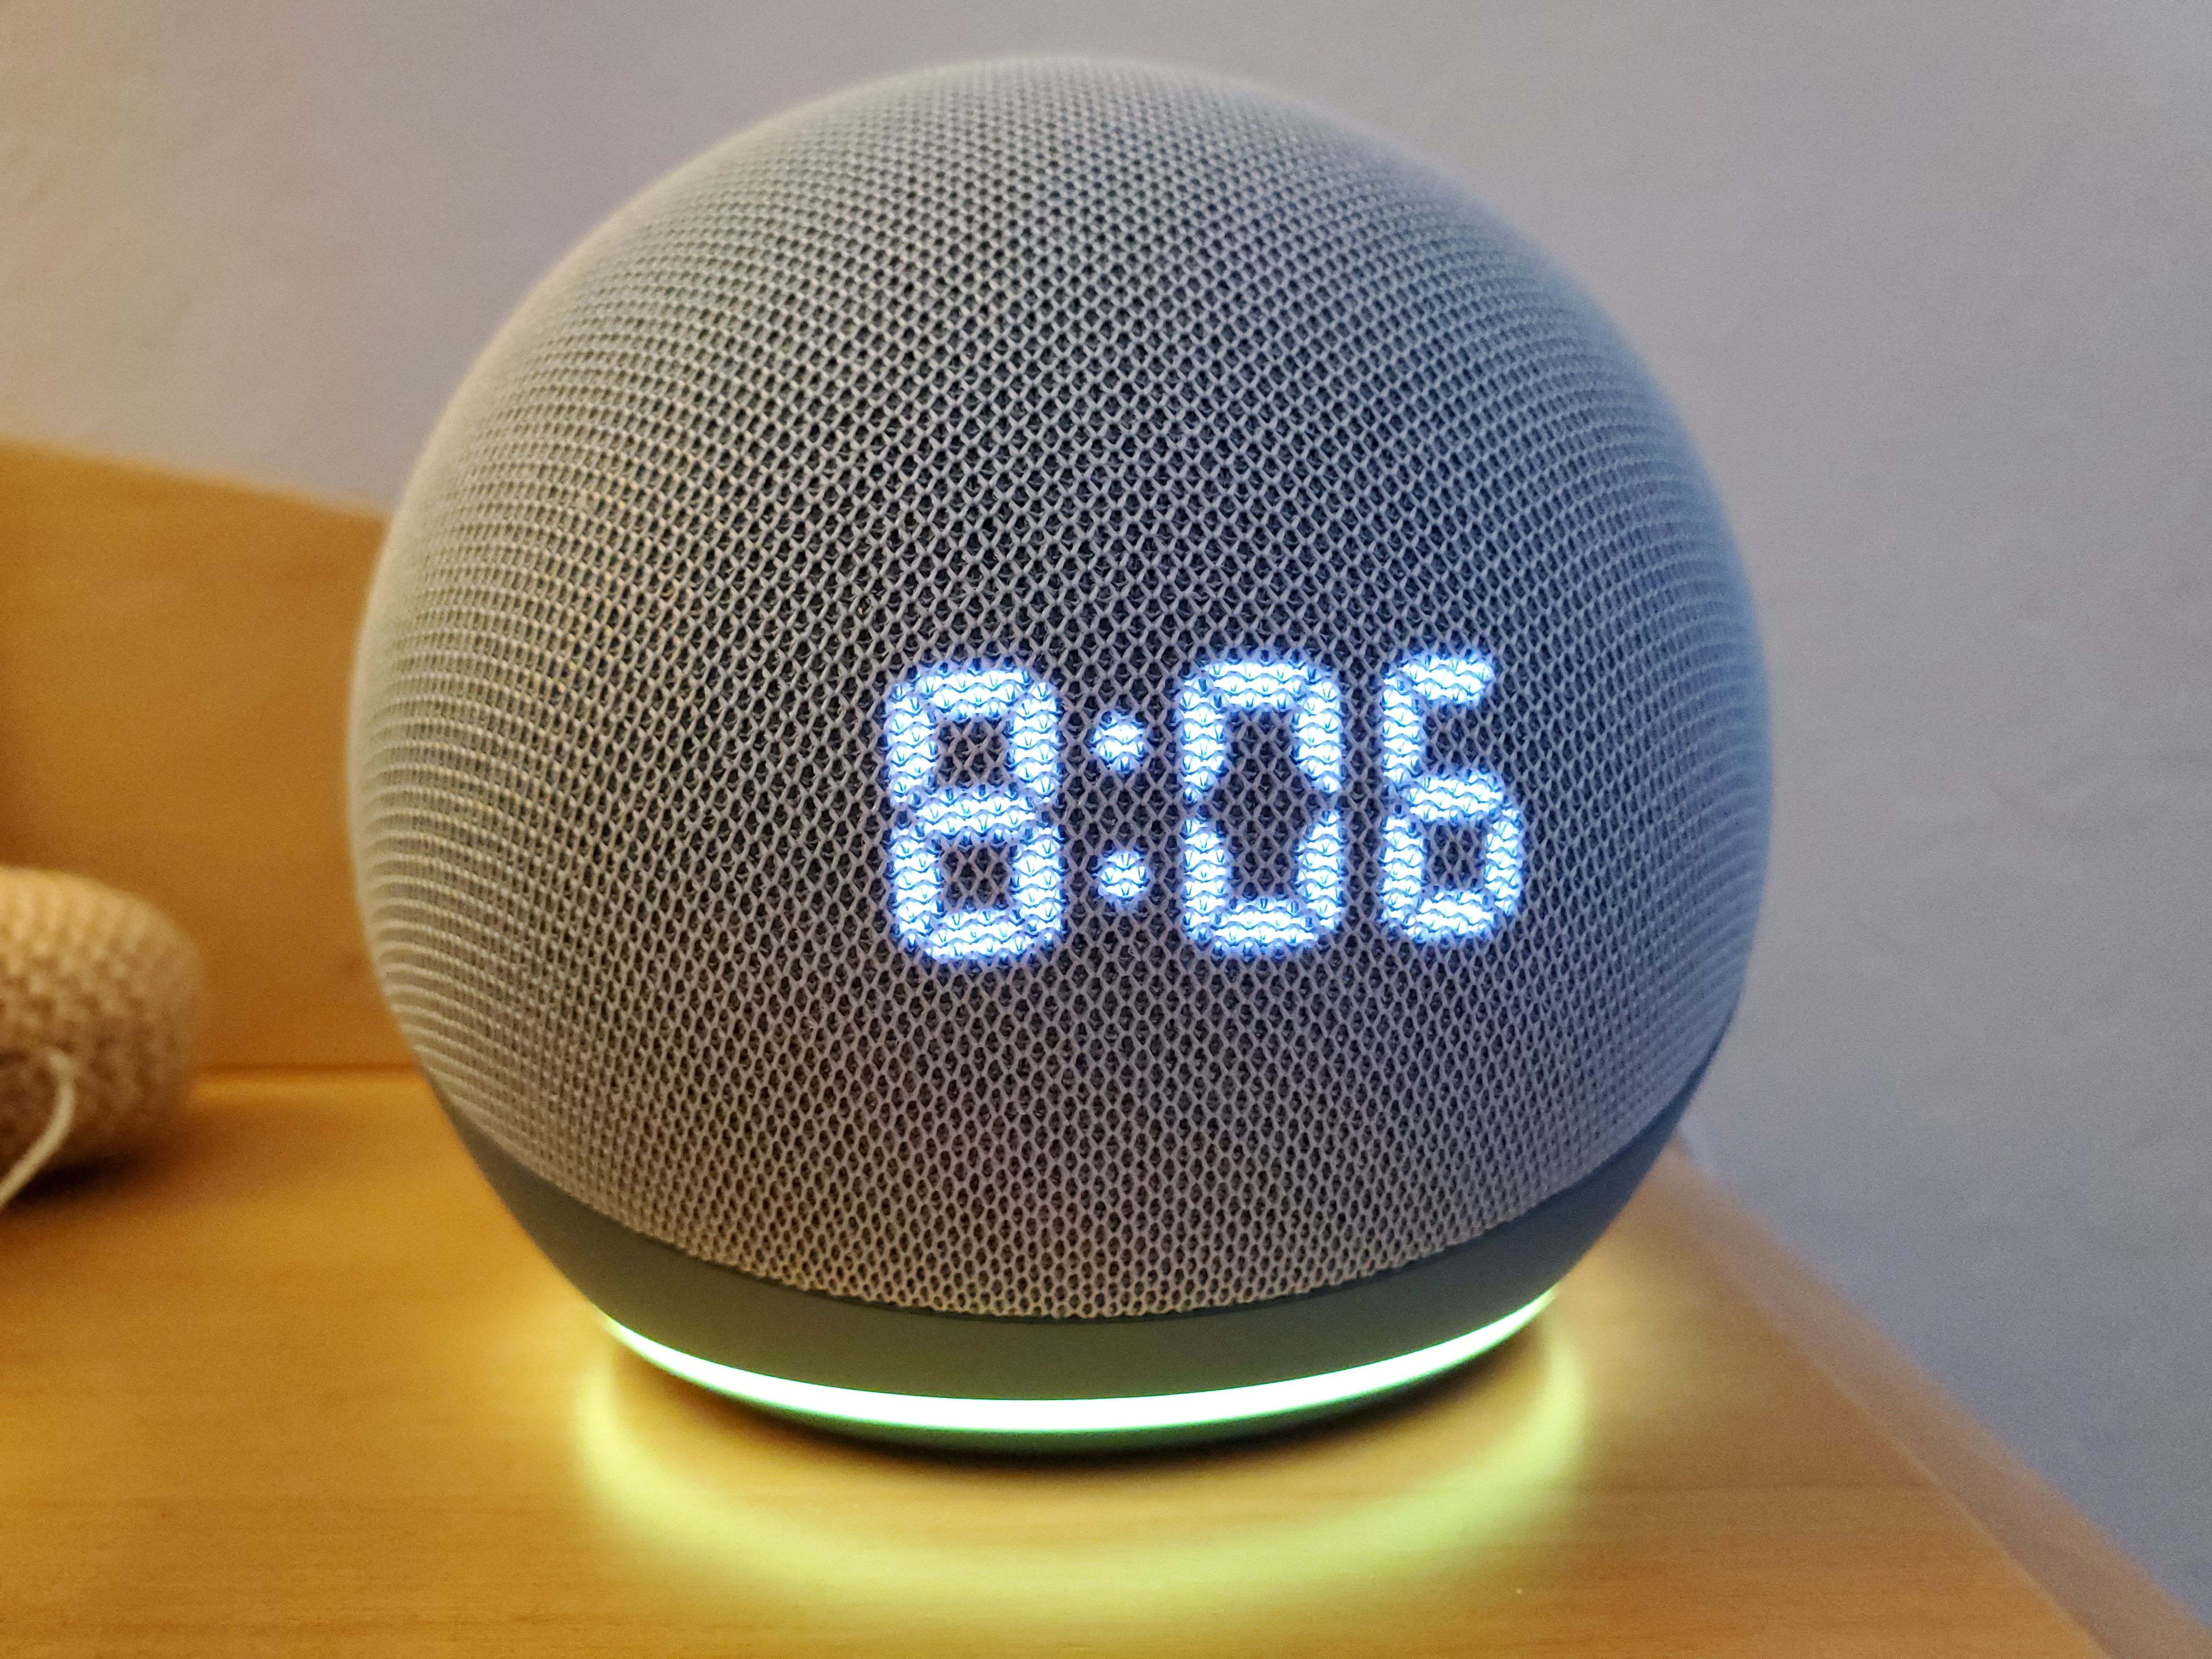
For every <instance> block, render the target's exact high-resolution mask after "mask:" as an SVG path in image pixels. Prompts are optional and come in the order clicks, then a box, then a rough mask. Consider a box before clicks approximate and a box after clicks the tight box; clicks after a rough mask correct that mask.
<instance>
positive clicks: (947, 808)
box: [884, 663, 1067, 964]
mask: <svg viewBox="0 0 2212 1659" xmlns="http://www.w3.org/2000/svg"><path fill="white" fill-rule="evenodd" d="M984 721H988V722H994V723H1003V724H1004V725H1005V726H1006V770H1007V772H1008V773H1009V774H1010V775H1012V779H1013V783H1012V787H997V786H992V787H977V786H962V787H948V786H944V785H940V784H939V783H938V782H937V761H938V752H937V748H938V745H937V732H938V727H939V726H941V725H955V724H963V723H972V722H984ZM884 781H885V784H886V786H887V787H888V790H889V793H890V800H891V805H892V808H893V810H894V811H895V812H896V817H895V819H894V821H893V823H892V825H891V836H890V906H891V927H892V930H893V931H894V932H895V933H896V934H897V935H898V939H899V942H900V943H901V944H902V945H906V946H907V947H908V949H910V950H915V951H921V953H922V954H923V955H924V956H927V957H931V958H932V959H933V960H935V961H939V962H951V963H963V964H976V963H994V962H1011V961H1013V960H1014V959H1015V958H1017V957H1023V956H1026V955H1028V954H1029V953H1030V951H1036V950H1042V949H1043V948H1045V947H1047V946H1049V945H1052V944H1053V943H1054V941H1055V940H1056V939H1059V937H1060V928H1061V923H1062V919H1063V912H1064V909H1065V896H1064V891H1063V890H1064V888H1065V886H1066V869H1067V866H1066V859H1065V857H1064V856H1063V854H1062V851H1061V847H1060V831H1059V829H1057V828H1056V827H1054V825H1053V824H1052V823H1048V821H1047V820H1046V818H1045V817H1044V808H1045V806H1046V805H1047V804H1048V803H1049V802H1050V801H1051V800H1052V799H1053V797H1054V795H1056V794H1058V793H1060V700H1059V698H1058V697H1057V696H1054V692H1053V690H1052V688H1051V686H1049V685H1048V684H1042V682H1040V681H1038V680H1036V679H1034V678H1031V677H1030V674H1029V673H1028V672H1027V671H1024V670H1023V669H1020V668H1015V667H1011V666H1008V665H1003V664H987V663H940V664H938V665H934V666H933V667H929V668H924V669H920V670H917V671H915V672H914V673H912V674H909V675H908V676H907V678H905V679H903V680H901V681H900V682H899V683H898V684H896V685H894V686H893V687H892V688H891V689H890V691H889V692H888V693H887V694H886V695H885V696H884ZM955 847H1002V848H1006V855H1007V866H1008V871H1009V877H1010V879H1009V881H1008V887H1009V889H1010V895H1011V902H1009V903H1006V904H1000V905H990V906H985V907H982V908H959V909H955V908H951V906H949V905H947V904H946V903H945V860H944V854H945V851H946V850H947V849H948V848H955Z"/></svg>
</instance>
